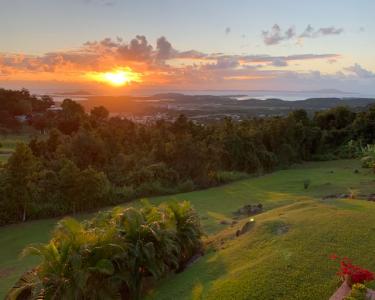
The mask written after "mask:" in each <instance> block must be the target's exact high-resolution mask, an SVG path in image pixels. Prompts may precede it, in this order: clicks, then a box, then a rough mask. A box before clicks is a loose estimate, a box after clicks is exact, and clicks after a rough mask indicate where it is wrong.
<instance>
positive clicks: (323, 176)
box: [0, 160, 375, 299]
mask: <svg viewBox="0 0 375 300" xmlns="http://www.w3.org/2000/svg"><path fill="white" fill-rule="evenodd" d="M355 169H358V170H359V173H355V172H354V170H355ZM305 179H309V180H310V181H311V185H310V187H309V188H308V189H307V190H304V188H303V182H304V180H305ZM374 186H375V182H374V175H373V174H372V173H370V172H369V171H368V170H365V169H361V168H360V167H359V162H358V161H353V160H341V161H332V162H320V163H305V164H302V165H297V166H294V167H293V168H291V169H289V170H281V171H277V172H274V173H272V174H269V175H265V176H261V177H255V178H250V179H246V180H242V181H238V182H235V183H232V184H228V185H225V186H221V187H217V188H211V189H207V190H202V191H196V192H191V193H186V194H178V195H174V196H164V197H157V198H153V199H151V200H152V202H154V203H159V202H162V201H165V200H168V199H178V200H189V201H191V203H192V204H193V205H194V207H195V208H196V209H197V210H198V212H199V214H200V217H201V219H202V224H203V226H204V229H205V231H206V233H207V234H208V237H207V241H208V242H210V243H211V244H212V245H213V249H211V250H209V251H208V252H207V253H206V255H205V256H204V257H202V258H200V259H199V260H198V261H197V262H196V263H194V264H193V265H192V266H191V267H189V268H188V269H187V270H186V271H184V272H183V273H180V274H177V275H171V276H170V277H169V278H166V279H165V280H164V281H163V282H161V283H160V285H158V286H156V287H153V289H152V291H151V292H150V293H149V295H148V297H149V298H150V299H192V298H193V299H201V298H203V299H213V298H218V299H248V297H249V295H251V296H252V298H253V299H275V298H278V299H326V298H327V297H328V296H329V295H330V294H331V293H332V292H333V291H334V289H335V287H336V284H337V277H336V275H335V273H336V265H335V264H333V263H332V262H330V261H329V259H328V256H329V255H330V254H331V253H333V252H335V253H337V254H339V255H343V256H348V257H350V258H352V259H353V260H354V261H355V262H356V263H358V264H360V265H362V266H364V267H367V268H369V269H370V270H371V269H372V270H375V260H373V259H372V258H371V257H370V256H369V255H368V251H369V249H373V247H375V239H372V238H371V236H372V233H373V231H374V230H375V220H374V218H373V215H374V213H375V204H374V203H373V202H368V201H362V200H356V199H353V200H352V199H327V200H322V197H324V196H326V195H332V194H343V193H348V191H349V189H350V191H351V193H358V194H369V193H371V192H373V191H374ZM257 203H262V204H263V206H264V208H265V212H264V213H262V214H259V215H257V216H255V217H254V219H255V223H254V224H255V226H254V227H253V228H252V229H251V230H250V231H249V232H248V233H246V234H244V235H242V236H240V237H239V238H235V237H234V233H235V231H236V230H237V229H238V228H240V227H241V226H242V225H243V224H244V223H245V222H246V221H247V219H242V220H240V221H239V223H237V224H235V225H233V226H231V225H229V224H230V222H231V221H232V217H233V212H234V211H236V210H237V209H238V208H240V207H241V206H243V205H245V204H257ZM82 217H83V218H84V217H85V216H82ZM56 221H57V220H56V219H49V220H41V221H34V222H28V223H25V224H20V225H12V226H7V227H3V228H0V242H1V244H2V245H7V246H6V247H2V248H1V249H0V257H1V258H2V259H1V262H0V297H2V296H3V295H4V294H5V292H6V290H7V289H8V288H9V287H10V286H11V285H12V284H13V283H14V282H15V281H16V279H17V278H18V277H19V276H20V274H22V273H23V272H24V271H26V270H28V269H29V268H31V267H32V266H33V265H35V264H36V262H37V261H36V260H35V259H33V258H26V259H23V260H19V259H18V255H19V253H20V251H21V250H22V248H23V247H24V246H25V245H27V244H29V243H32V242H44V241H46V240H48V237H49V232H50V231H51V229H52V228H53V226H54V224H55V223H56ZM223 221H227V222H223ZM221 223H226V224H227V223H229V224H228V225H225V224H224V225H223V224H221ZM363 241H366V243H364V242H363Z"/></svg>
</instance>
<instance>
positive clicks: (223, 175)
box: [216, 171, 249, 183]
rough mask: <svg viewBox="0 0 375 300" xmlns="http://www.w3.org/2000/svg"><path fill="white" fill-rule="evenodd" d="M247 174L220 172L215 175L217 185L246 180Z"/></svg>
mask: <svg viewBox="0 0 375 300" xmlns="http://www.w3.org/2000/svg"><path fill="white" fill-rule="evenodd" d="M248 177H249V174H247V173H245V172H236V171H221V172H217V173H216V180H217V182H218V183H228V182H232V181H236V180H241V179H245V178H248Z"/></svg>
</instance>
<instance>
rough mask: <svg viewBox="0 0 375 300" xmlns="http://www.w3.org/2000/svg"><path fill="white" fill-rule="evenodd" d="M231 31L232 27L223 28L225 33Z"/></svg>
mask: <svg viewBox="0 0 375 300" xmlns="http://www.w3.org/2000/svg"><path fill="white" fill-rule="evenodd" d="M231 31H232V29H231V28H230V27H227V28H225V35H228V34H230V32H231Z"/></svg>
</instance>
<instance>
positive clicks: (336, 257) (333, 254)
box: [329, 253, 339, 260]
mask: <svg viewBox="0 0 375 300" xmlns="http://www.w3.org/2000/svg"><path fill="white" fill-rule="evenodd" d="M338 258H339V257H338V255H337V254H336V253H332V254H331V255H330V256H329V259H331V260H336V259H338Z"/></svg>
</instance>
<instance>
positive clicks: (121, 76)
mask: <svg viewBox="0 0 375 300" xmlns="http://www.w3.org/2000/svg"><path fill="white" fill-rule="evenodd" d="M86 75H87V77H88V78H89V79H91V80H95V81H97V82H102V83H107V84H110V85H112V86H123V85H126V84H130V83H131V82H142V79H141V77H142V74H141V73H137V72H134V71H133V70H132V69H131V68H129V67H126V68H118V69H115V70H113V71H109V72H89V73H87V74H86Z"/></svg>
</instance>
